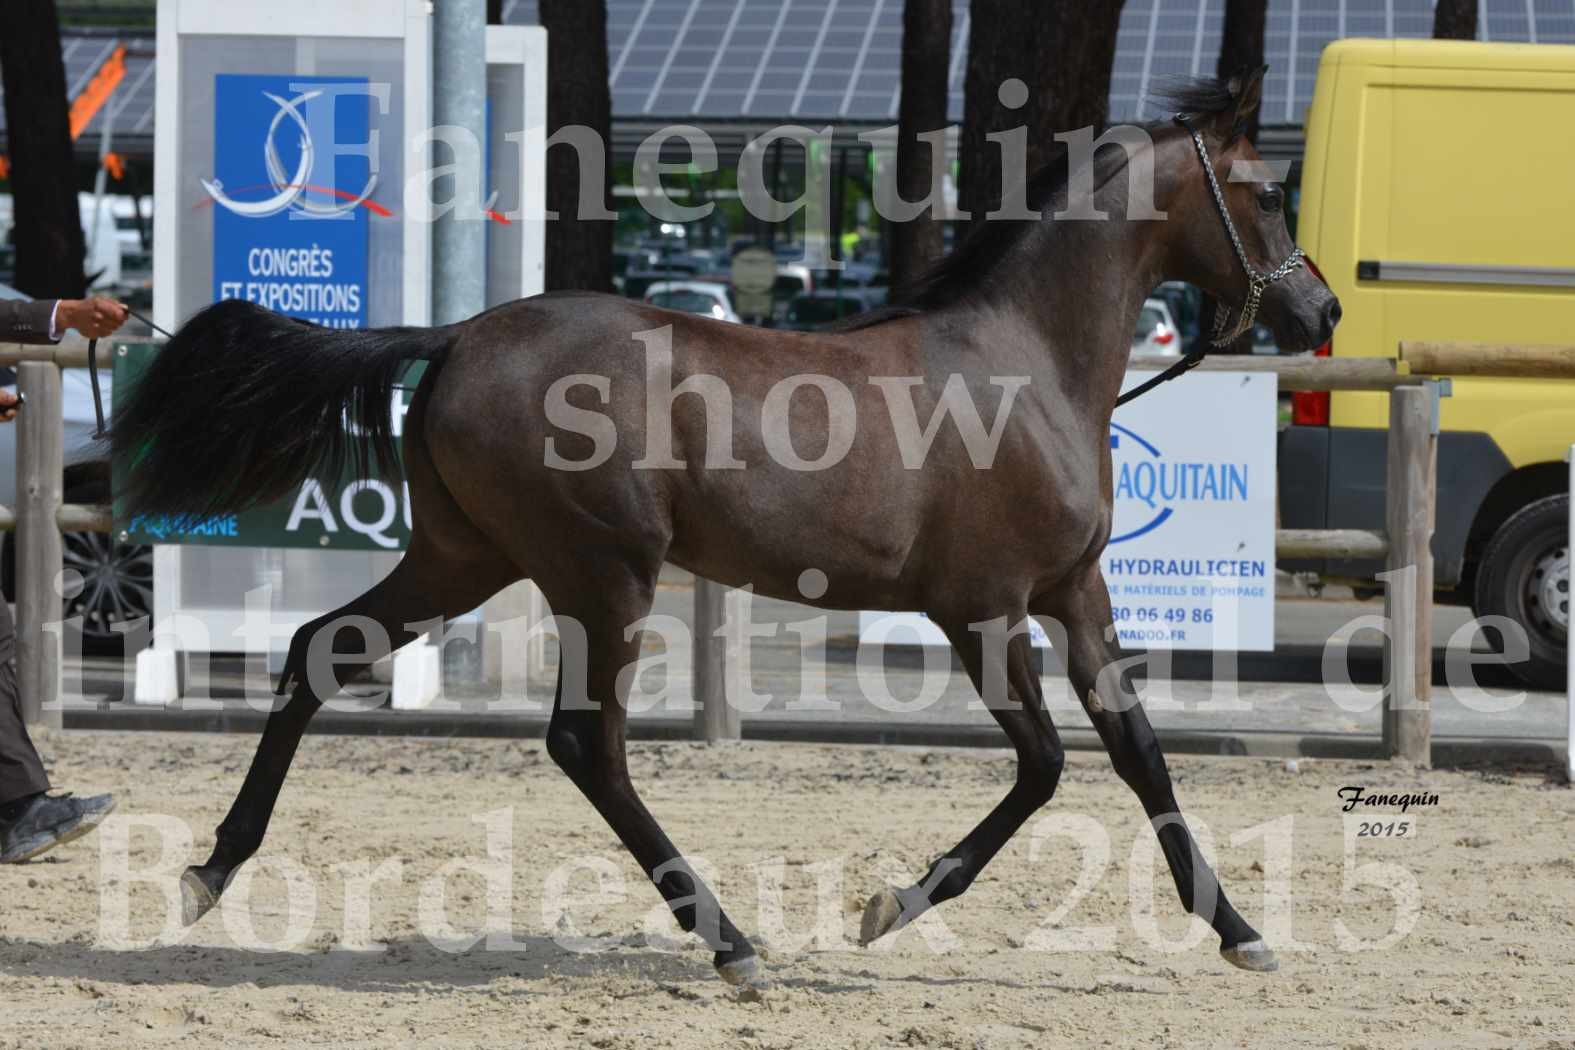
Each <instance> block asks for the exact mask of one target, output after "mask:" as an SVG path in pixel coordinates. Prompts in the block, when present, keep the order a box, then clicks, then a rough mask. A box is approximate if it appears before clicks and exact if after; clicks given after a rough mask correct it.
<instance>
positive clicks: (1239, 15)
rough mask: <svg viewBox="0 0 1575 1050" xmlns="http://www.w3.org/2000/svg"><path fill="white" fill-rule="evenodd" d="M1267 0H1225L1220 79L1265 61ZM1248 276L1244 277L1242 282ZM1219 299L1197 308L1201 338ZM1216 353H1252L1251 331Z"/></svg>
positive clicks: (1251, 129)
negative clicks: (1264, 41)
mask: <svg viewBox="0 0 1575 1050" xmlns="http://www.w3.org/2000/svg"><path fill="white" fill-rule="evenodd" d="M1268 7H1269V2H1268V0H1225V27H1224V32H1223V35H1222V36H1221V37H1220V57H1219V62H1218V63H1217V64H1216V65H1215V67H1214V69H1215V73H1216V74H1217V75H1218V76H1219V78H1220V79H1221V80H1229V79H1230V78H1231V77H1234V76H1240V75H1242V74H1244V73H1247V72H1250V71H1251V70H1254V69H1257V68H1258V67H1259V66H1261V65H1263V29H1264V23H1265V22H1266V21H1267V20H1268ZM1258 117H1259V114H1258V113H1254V114H1253V115H1252V119H1251V120H1250V121H1248V122H1247V131H1246V135H1247V141H1249V142H1252V143H1256V142H1257V141H1258V126H1259V120H1258ZM1246 280H1247V278H1246V276H1245V275H1243V276H1242V277H1241V281H1242V283H1243V286H1245V284H1246ZM1219 309H1220V301H1219V300H1218V299H1216V298H1214V296H1212V295H1205V296H1204V297H1203V309H1202V310H1200V311H1199V312H1198V327H1199V330H1200V331H1201V332H1202V339H1203V340H1204V341H1207V340H1208V338H1209V334H1210V333H1211V332H1213V331H1214V319H1215V317H1216V316H1217V315H1218V313H1219ZM1213 352H1214V353H1222V354H1250V353H1252V333H1251V332H1247V333H1245V334H1243V335H1242V337H1241V338H1240V339H1237V340H1236V341H1235V342H1233V343H1231V344H1230V346H1228V347H1217V348H1214V350H1213Z"/></svg>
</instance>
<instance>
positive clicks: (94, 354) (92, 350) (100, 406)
mask: <svg viewBox="0 0 1575 1050" xmlns="http://www.w3.org/2000/svg"><path fill="white" fill-rule="evenodd" d="M126 313H127V315H128V316H131V317H135V318H136V319H137V320H139V321H141V322H142V323H143V324H145V325H147V326H148V327H149V328H151V329H153V330H154V331H155V332H157V333H159V334H160V335H162V336H163V337H164V338H166V339H173V338H175V337H174V336H172V335H170V334H169V333H168V332H166V331H165V330H164V329H162V328H160V327H159V326H158V325H156V324H154V323H153V322H152V321H150V320H148V319H147V318H146V317H143V316H142V315H141V314H139V313H137V311H135V310H133V309H131V307H129V306H128V307H126ZM88 385H89V386H91V387H92V388H93V418H94V420H95V421H96V422H97V424H98V425H97V426H96V427H94V429H93V437H94V439H95V440H100V439H102V438H103V437H104V436H105V435H106V434H108V433H109V431H108V430H107V429H106V428H105V426H104V395H103V394H101V393H99V390H98V340H97V339H89V340H88Z"/></svg>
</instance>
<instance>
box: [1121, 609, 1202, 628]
mask: <svg viewBox="0 0 1575 1050" xmlns="http://www.w3.org/2000/svg"><path fill="white" fill-rule="evenodd" d="M1110 612H1111V615H1112V617H1113V618H1114V619H1115V621H1116V623H1152V624H1161V623H1164V624H1170V625H1171V626H1179V625H1180V624H1185V623H1213V622H1214V610H1213V609H1186V608H1182V607H1181V606H1176V605H1172V606H1168V607H1166V608H1163V609H1162V608H1160V607H1159V606H1156V605H1140V606H1137V607H1136V608H1134V607H1132V606H1130V605H1116V606H1112V607H1111V609H1110Z"/></svg>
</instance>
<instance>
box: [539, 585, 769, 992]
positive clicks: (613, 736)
mask: <svg viewBox="0 0 1575 1050" xmlns="http://www.w3.org/2000/svg"><path fill="white" fill-rule="evenodd" d="M609 576H611V577H612V578H610V579H609V578H608V577H609ZM544 590H545V588H544ZM575 590H577V591H578V593H577V594H575V593H572V592H570V591H569V589H566V588H558V589H554V590H547V591H546V595H547V601H548V603H549V604H551V605H552V607H553V610H554V614H555V615H556V616H557V617H558V619H559V622H560V628H561V626H562V624H563V622H564V621H565V620H566V619H570V620H572V621H573V622H574V623H576V624H578V625H579V626H580V627H581V628H583V630H584V647H583V648H584V651H583V652H575V651H574V650H575V649H576V648H578V647H577V646H576V645H574V644H572V643H571V642H570V641H569V639H568V638H567V637H566V636H563V635H561V634H560V637H564V642H563V656H562V660H561V662H560V668H559V673H558V694H557V700H556V702H555V704H554V706H553V712H552V721H551V723H550V724H549V726H548V728H547V753H548V754H549V755H550V756H551V757H552V759H553V761H554V762H556V763H557V764H558V766H559V767H560V768H561V769H562V770H563V771H564V772H565V773H566V774H568V776H569V779H570V780H572V781H574V784H575V786H576V787H578V788H579V789H580V791H581V792H582V793H583V794H584V795H585V797H586V799H588V800H589V801H590V803H591V805H593V806H595V807H596V811H597V812H598V813H600V814H601V815H602V818H603V819H605V820H606V821H607V824H608V826H609V827H611V828H612V830H613V832H614V833H615V834H616V835H617V836H618V838H619V840H620V841H622V842H623V844H624V846H625V847H627V848H628V850H629V852H630V853H631V854H633V856H634V859H635V861H636V862H637V863H638V864H639V865H640V869H641V870H642V871H644V872H645V873H646V875H647V876H649V877H650V879H651V881H652V882H654V883H655V884H656V888H657V890H659V891H660V892H661V894H662V897H663V898H664V899H665V900H666V901H667V904H668V907H669V908H671V909H672V912H673V917H674V918H675V919H676V920H677V921H678V925H679V926H680V927H682V928H683V929H684V930H685V931H686V932H692V933H696V934H698V935H699V936H700V937H701V938H702V939H703V940H704V941H705V942H706V944H707V945H708V946H709V947H710V948H711V950H712V951H713V952H714V953H715V954H714V955H713V958H712V962H713V964H714V965H715V966H716V969H717V972H718V973H719V974H721V976H722V977H723V979H724V980H726V981H727V982H728V983H730V984H741V985H746V986H753V987H759V986H761V985H763V984H764V974H763V972H762V970H761V968H760V964H759V961H758V960H757V958H756V955H755V949H754V947H753V946H752V945H751V944H750V943H749V940H748V939H747V938H745V936H744V935H743V934H742V933H740V932H739V931H738V928H737V927H736V926H734V925H733V922H732V920H731V919H729V918H728V917H727V915H726V913H724V912H723V911H722V908H721V905H720V904H718V903H717V899H716V897H715V895H714V894H713V893H712V892H711V889H710V887H708V886H707V885H706V884H705V882H704V881H703V880H702V879H701V878H700V876H699V875H698V874H697V873H696V872H695V871H694V870H693V869H692V868H691V867H690V866H689V863H688V862H687V861H685V860H684V858H683V857H682V856H681V855H680V854H679V852H678V850H677V848H676V847H675V846H674V845H673V843H672V841H671V840H669V839H668V837H667V835H666V834H665V833H664V832H663V831H662V828H661V826H660V825H659V824H658V823H657V822H656V818H655V817H653V816H652V815H651V813H650V811H649V810H648V809H646V808H645V804H644V803H643V802H642V801H641V800H640V796H639V794H638V793H637V792H636V791H635V788H634V784H633V782H632V781H631V780H630V779H629V768H628V764H627V761H626V756H625V746H624V729H625V721H626V714H627V711H626V708H625V706H624V705H625V697H626V692H627V689H626V687H627V682H626V681H625V682H622V683H620V681H619V672H620V671H622V670H624V669H625V668H627V667H630V666H632V665H633V664H634V661H635V660H636V659H637V658H638V657H639V655H640V633H641V632H638V631H635V632H633V637H629V633H628V628H629V626H630V625H631V624H633V623H635V622H636V621H638V620H640V619H641V618H643V617H644V616H645V615H646V613H647V612H649V610H650V607H651V599H652V595H653V594H654V591H655V572H654V570H653V571H652V572H651V573H649V574H646V573H643V572H639V571H635V570H630V571H629V572H627V573H626V572H623V571H619V572H616V573H599V574H598V575H597V578H596V579H594V580H591V579H585V580H582V581H580V583H579V585H578V587H577V588H575ZM588 598H593V599H594V600H587V599H588ZM575 599H578V600H575ZM560 609H561V610H565V611H564V612H559V610H560ZM581 661H583V665H582V666H583V679H581V680H582V681H583V683H584V686H583V688H584V695H578V692H579V689H578V687H577V686H575V685H574V682H575V678H576V676H577V675H578V674H579V673H580V668H579V667H576V666H575V665H576V664H578V663H580V662H581ZM566 683H567V684H566Z"/></svg>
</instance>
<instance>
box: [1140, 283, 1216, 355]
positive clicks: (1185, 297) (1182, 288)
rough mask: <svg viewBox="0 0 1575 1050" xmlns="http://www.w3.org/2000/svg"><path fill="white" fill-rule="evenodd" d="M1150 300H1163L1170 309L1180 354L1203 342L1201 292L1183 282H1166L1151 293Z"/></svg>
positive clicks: (1192, 349)
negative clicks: (1179, 344)
mask: <svg viewBox="0 0 1575 1050" xmlns="http://www.w3.org/2000/svg"><path fill="white" fill-rule="evenodd" d="M1148 295H1149V298H1150V299H1163V300H1164V301H1165V305H1166V306H1167V307H1169V308H1170V317H1171V320H1173V321H1174V322H1175V328H1176V334H1177V335H1178V336H1179V337H1180V340H1181V352H1182V353H1184V354H1189V353H1191V352H1192V351H1194V350H1196V349H1197V348H1198V344H1199V343H1201V342H1202V341H1203V292H1202V291H1200V290H1199V289H1198V287H1197V285H1193V284H1188V283H1187V282H1185V281H1166V282H1165V283H1164V284H1161V285H1160V286H1159V287H1158V288H1155V289H1154V290H1153V291H1152V292H1150V293H1148Z"/></svg>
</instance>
